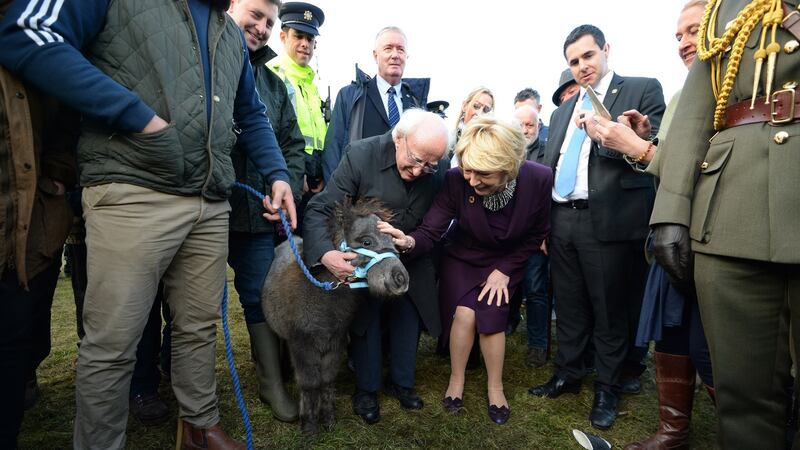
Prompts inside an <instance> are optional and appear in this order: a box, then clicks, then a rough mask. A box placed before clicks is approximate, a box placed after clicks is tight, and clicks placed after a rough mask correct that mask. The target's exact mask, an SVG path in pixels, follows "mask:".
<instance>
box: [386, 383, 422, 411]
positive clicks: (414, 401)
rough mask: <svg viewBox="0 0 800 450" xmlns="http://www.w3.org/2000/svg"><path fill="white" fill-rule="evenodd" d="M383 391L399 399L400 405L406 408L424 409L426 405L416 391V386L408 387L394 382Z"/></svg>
mask: <svg viewBox="0 0 800 450" xmlns="http://www.w3.org/2000/svg"><path fill="white" fill-rule="evenodd" d="M383 391H384V392H385V393H386V395H389V396H391V397H394V398H396V399H397V400H399V401H400V406H402V407H403V408H405V409H422V407H423V406H425V404H424V403H423V402H422V399H421V398H419V395H417V392H416V391H414V388H411V389H407V388H404V387H402V386H398V385H396V384H394V383H389V384H387V386H386V388H385V389H384V390H383Z"/></svg>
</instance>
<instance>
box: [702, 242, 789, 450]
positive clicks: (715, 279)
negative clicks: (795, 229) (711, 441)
mask: <svg viewBox="0 0 800 450" xmlns="http://www.w3.org/2000/svg"><path fill="white" fill-rule="evenodd" d="M695 282H696V284H697V297H698V302H699V305H700V314H701V316H702V319H703V326H704V328H705V332H706V337H707V338H708V346H709V349H710V350H711V365H712V370H713V373H714V387H715V389H716V391H717V415H718V418H719V419H718V423H719V440H720V445H721V447H722V448H723V449H737V450H749V449H753V450H762V449H767V448H768V449H775V450H777V449H783V448H786V446H787V444H786V428H787V419H788V417H787V414H786V413H787V406H788V403H789V402H790V401H791V399H790V398H789V392H788V388H789V385H790V383H791V376H790V367H791V357H790V353H789V341H790V339H791V340H793V341H794V345H795V347H797V345H798V343H800V342H799V341H798V339H800V336H798V330H800V328H798V327H796V326H794V327H792V328H793V330H792V331H793V333H792V336H790V335H789V324H790V322H794V323H798V322H797V321H798V320H800V264H775V263H768V262H763V261H753V260H746V259H739V258H729V257H723V256H713V255H704V254H700V253H697V254H695ZM797 348H800V347H797ZM795 448H800V446H798V445H797V441H796V442H795Z"/></svg>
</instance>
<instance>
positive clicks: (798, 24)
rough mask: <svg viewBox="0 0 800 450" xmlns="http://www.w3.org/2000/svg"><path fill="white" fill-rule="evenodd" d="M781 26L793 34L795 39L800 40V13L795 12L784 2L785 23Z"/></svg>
mask: <svg viewBox="0 0 800 450" xmlns="http://www.w3.org/2000/svg"><path fill="white" fill-rule="evenodd" d="M798 9H800V7H798ZM781 26H782V27H783V29H784V30H786V31H788V32H789V33H792V36H794V38H795V39H800V11H798V10H797V9H795V10H793V9H792V8H791V7H790V6H789V5H787V4H786V2H783V23H781Z"/></svg>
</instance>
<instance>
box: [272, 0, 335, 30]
mask: <svg viewBox="0 0 800 450" xmlns="http://www.w3.org/2000/svg"><path fill="white" fill-rule="evenodd" d="M278 18H279V19H280V20H281V27H289V28H294V29H295V30H297V31H302V32H303V33H308V34H310V35H312V36H319V30H318V28H319V27H320V26H322V22H324V21H325V13H323V12H322V10H321V9H319V8H318V7H316V6H314V5H312V4H311V3H305V2H288V3H284V4H283V6H281V10H280V12H279V13H278Z"/></svg>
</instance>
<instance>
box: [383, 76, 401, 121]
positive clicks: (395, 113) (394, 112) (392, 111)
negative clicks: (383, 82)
mask: <svg viewBox="0 0 800 450" xmlns="http://www.w3.org/2000/svg"><path fill="white" fill-rule="evenodd" d="M386 93H387V94H389V125H391V126H392V127H393V128H394V126H395V125H397V122H399V121H400V110H399V109H397V102H395V100H394V96H395V94H396V92H395V90H394V87H393V86H392V87H390V88H389V90H388V91H386Z"/></svg>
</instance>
